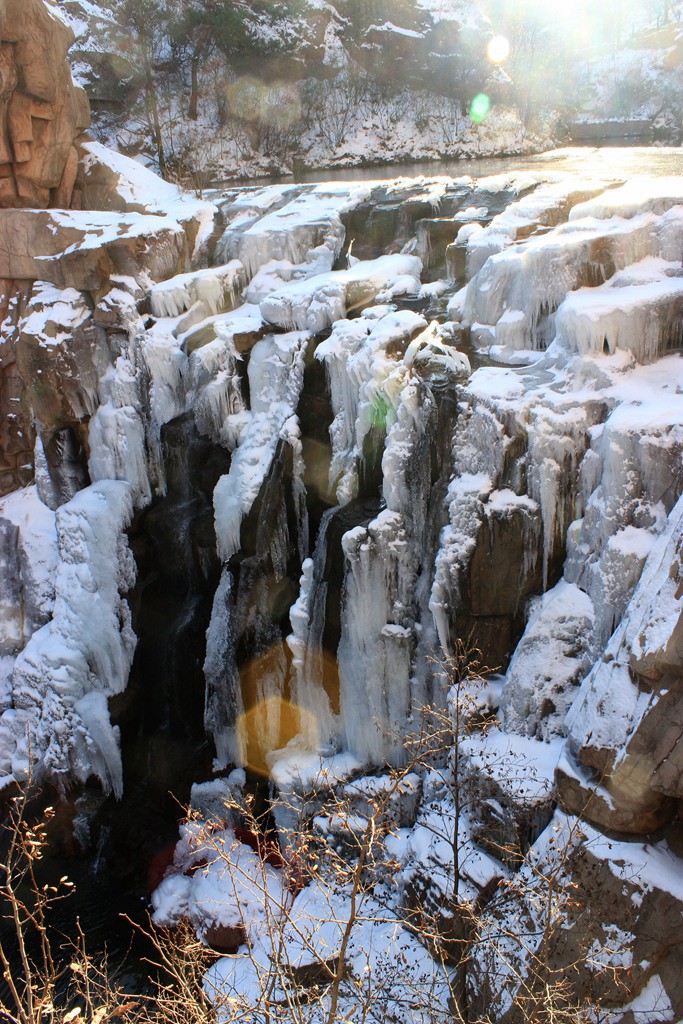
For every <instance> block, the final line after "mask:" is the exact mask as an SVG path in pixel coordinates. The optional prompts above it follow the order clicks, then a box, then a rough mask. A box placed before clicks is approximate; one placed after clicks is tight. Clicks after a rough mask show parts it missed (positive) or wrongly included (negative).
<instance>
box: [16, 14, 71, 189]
mask: <svg viewBox="0 0 683 1024" xmlns="http://www.w3.org/2000/svg"><path fill="white" fill-rule="evenodd" d="M72 41H73V32H72V31H71V29H70V28H69V27H68V26H67V25H66V24H65V22H64V21H63V20H62V18H61V16H60V14H59V11H58V9H57V7H56V5H54V4H53V3H52V0H48V2H46V3H43V2H42V0H3V3H2V4H1V5H0V207H3V208H7V207H13V206H18V207H40V208H44V207H48V206H53V207H68V206H70V204H71V199H72V194H73V189H74V184H75V181H76V172H77V168H78V153H77V150H76V148H75V145H74V142H75V140H76V139H77V138H78V136H79V135H80V134H81V133H82V132H83V131H84V130H85V129H86V128H87V127H88V126H89V124H90V108H89V104H88V98H87V96H86V94H85V92H84V90H83V89H81V88H79V87H77V86H75V85H74V84H73V81H72V79H71V71H70V69H69V65H68V62H67V59H66V54H67V51H68V49H69V46H70V45H71V43H72Z"/></svg>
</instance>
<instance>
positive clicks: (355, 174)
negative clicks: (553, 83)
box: [242, 146, 683, 187]
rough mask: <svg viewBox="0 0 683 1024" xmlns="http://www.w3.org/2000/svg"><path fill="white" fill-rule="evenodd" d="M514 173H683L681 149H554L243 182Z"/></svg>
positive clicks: (332, 169) (618, 174) (631, 147)
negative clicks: (514, 154) (484, 157)
mask: <svg viewBox="0 0 683 1024" xmlns="http://www.w3.org/2000/svg"><path fill="white" fill-rule="evenodd" d="M509 171H514V172H520V173H521V172H523V171H543V172H545V171H558V172H560V171H563V172H568V173H571V174H581V175H590V174H593V175H598V176H601V177H602V176H604V177H608V178H609V177H616V178H618V177H622V176H623V177H629V178H630V177H633V176H634V175H643V174H644V175H648V176H650V177H653V176H654V177H662V176H668V175H671V174H683V147H681V146H603V147H600V148H597V147H594V146H572V147H568V148H565V149H553V150H550V151H549V152H547V153H538V154H536V155H534V156H512V157H509V156H503V157H490V158H486V159H483V160H422V161H419V162H417V163H407V164H377V165H375V166H372V167H344V168H328V169H327V170H315V171H308V170H307V171H301V172H299V173H295V174H293V175H289V176H286V177H281V178H258V179H253V180H248V181H245V182H243V183H242V187H246V186H248V185H252V184H256V183H258V184H259V185H262V184H266V183H267V182H275V181H283V182H287V181H295V182H316V181H321V182H322V181H375V180H380V179H382V178H395V177H397V176H399V177H406V178H417V177H420V176H421V175H424V176H425V177H433V176H434V175H437V174H447V175H452V176H453V177H462V176H463V175H465V174H468V175H471V176H472V177H473V178H480V177H484V176H485V175H489V174H504V173H506V172H509Z"/></svg>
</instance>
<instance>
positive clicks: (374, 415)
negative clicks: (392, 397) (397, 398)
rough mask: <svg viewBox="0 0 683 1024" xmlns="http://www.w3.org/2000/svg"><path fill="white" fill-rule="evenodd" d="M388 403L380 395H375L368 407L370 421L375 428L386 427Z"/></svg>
mask: <svg viewBox="0 0 683 1024" xmlns="http://www.w3.org/2000/svg"><path fill="white" fill-rule="evenodd" d="M388 416H389V403H388V402H387V400H386V399H385V398H383V397H382V396H381V395H376V396H375V399H374V401H373V403H372V406H371V409H370V423H371V425H372V426H373V427H374V428H375V429H376V430H386V429H387V419H388Z"/></svg>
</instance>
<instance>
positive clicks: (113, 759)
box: [0, 481, 135, 795]
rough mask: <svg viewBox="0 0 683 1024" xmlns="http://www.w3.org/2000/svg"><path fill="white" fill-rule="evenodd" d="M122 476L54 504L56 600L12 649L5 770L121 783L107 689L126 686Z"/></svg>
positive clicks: (129, 653) (112, 786)
mask: <svg viewBox="0 0 683 1024" xmlns="http://www.w3.org/2000/svg"><path fill="white" fill-rule="evenodd" d="M131 515H132V505H131V498H130V488H129V486H128V484H126V483H123V482H115V481H103V482H101V483H99V484H93V485H92V486H91V487H88V488H86V489H85V490H83V491H80V492H79V493H78V494H77V495H76V497H74V498H73V499H72V500H71V501H70V502H68V503H67V504H66V505H62V506H61V508H60V509H59V510H58V512H57V516H56V526H57V544H58V549H59V556H58V560H57V566H56V576H55V589H54V594H55V596H54V608H53V611H52V616H51V618H50V621H49V622H48V623H46V624H45V625H44V626H41V627H40V629H38V630H37V631H36V632H35V633H34V634H33V635H32V636H31V638H30V639H29V640H28V642H27V644H26V645H25V647H24V648H23V650H22V651H21V652H20V654H19V655H18V657H17V660H16V662H15V665H14V669H13V672H12V680H11V688H12V708H11V709H8V710H6V711H4V713H3V715H2V717H1V718H0V730H1V732H2V736H3V741H4V742H3V762H4V763H3V768H4V771H5V772H6V773H7V775H6V779H11V778H13V777H14V778H17V779H19V780H20V781H21V780H23V779H25V778H26V776H27V774H28V773H29V772H31V773H33V774H34V775H36V776H37V777H38V778H41V777H47V778H51V779H53V780H56V781H57V782H60V781H61V784H62V785H63V786H68V785H69V783H70V781H71V780H72V779H78V780H79V781H81V782H85V781H86V779H87V778H88V777H89V776H90V775H95V776H96V778H98V779H99V780H100V781H101V783H102V786H103V788H104V789H105V791H108V790H113V791H114V792H115V793H117V794H119V795H120V793H121V791H122V785H123V781H122V769H121V759H120V752H119V748H118V742H117V730H116V729H114V728H112V726H111V724H110V722H109V714H108V710H107V697H108V696H111V695H113V694H116V693H120V692H121V691H122V690H124V689H125V687H126V684H127V681H128V673H129V671H130V666H131V662H132V658H133V652H134V650H135V637H134V634H133V632H132V629H131V626H130V612H129V610H128V606H127V604H126V602H125V600H124V597H123V595H124V594H125V593H126V592H127V591H128V590H130V588H131V587H132V585H133V583H134V581H135V567H134V563H133V559H132V556H131V554H130V551H129V549H128V544H127V540H126V537H125V533H124V531H125V528H126V527H127V526H128V524H129V522H130V519H131Z"/></svg>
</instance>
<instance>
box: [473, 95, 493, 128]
mask: <svg viewBox="0 0 683 1024" xmlns="http://www.w3.org/2000/svg"><path fill="white" fill-rule="evenodd" d="M490 109H491V100H490V99H489V98H488V96H487V95H486V93H485V92H480V93H477V95H476V96H475V97H474V99H473V100H472V104H471V106H470V117H471V118H472V120H473V121H474V123H475V124H481V122H482V121H483V120H484V118H485V117H486V115H487V114H488V112H489V110H490Z"/></svg>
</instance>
